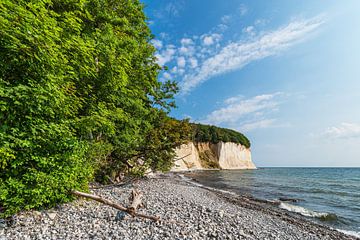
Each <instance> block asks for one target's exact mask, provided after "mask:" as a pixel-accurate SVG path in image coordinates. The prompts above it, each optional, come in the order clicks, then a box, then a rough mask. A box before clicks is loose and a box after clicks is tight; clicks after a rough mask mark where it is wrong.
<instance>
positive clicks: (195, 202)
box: [0, 173, 359, 240]
mask: <svg viewBox="0 0 360 240" xmlns="http://www.w3.org/2000/svg"><path fill="white" fill-rule="evenodd" d="M133 188H137V189H139V190H140V191H142V192H143V193H144V203H145V208H144V209H140V210H139V212H142V213H146V214H150V215H159V216H160V217H161V221H160V222H156V223H155V222H152V221H149V220H143V219H140V218H132V217H130V216H125V217H124V216H123V215H122V214H117V210H116V209H113V208H111V207H108V206H105V205H102V204H100V203H97V202H94V201H88V200H84V199H78V200H76V201H74V202H72V203H67V204H63V205H60V206H58V207H57V208H54V209H50V210H44V211H41V212H37V211H29V212H23V213H20V214H18V215H17V221H16V223H15V224H14V225H13V226H11V227H6V228H5V229H3V230H1V229H0V239H1V240H3V239H6V240H8V239H24V238H25V239H26V238H27V239H60V238H62V239H74V238H76V239H89V238H94V239H109V238H110V239H265V238H266V239H359V238H356V237H354V236H350V235H345V234H344V233H341V232H339V231H336V230H333V229H330V228H329V227H327V226H324V225H320V224H317V223H315V222H312V221H309V220H308V219H306V218H305V217H303V216H301V215H298V214H293V213H290V212H287V211H286V210H283V209H280V208H277V207H276V206H275V205H274V204H271V203H270V202H267V201H262V200H260V199H255V198H252V197H248V196H246V197H245V196H241V195H237V194H235V193H231V192H228V191H224V190H221V189H214V188H210V187H206V186H203V185H201V184H198V183H196V182H194V181H191V180H190V179H185V177H181V173H175V174H174V173H170V174H160V175H158V176H156V177H154V178H149V179H141V180H138V181H135V182H132V183H129V184H127V185H124V186H120V187H116V186H109V187H107V186H104V187H103V188H96V189H93V190H92V192H93V193H95V194H98V195H101V196H103V197H105V198H108V199H110V200H113V201H116V202H118V203H122V204H125V205H127V204H128V203H129V200H128V196H129V193H130V191H131V190H132V189H133ZM119 218H120V219H121V218H124V219H122V220H119ZM1 231H3V236H2V235H1V233H2V232H1Z"/></svg>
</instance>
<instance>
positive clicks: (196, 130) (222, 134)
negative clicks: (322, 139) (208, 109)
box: [192, 123, 251, 148]
mask: <svg viewBox="0 0 360 240" xmlns="http://www.w3.org/2000/svg"><path fill="white" fill-rule="evenodd" d="M192 128H193V134H194V141H195V142H211V143H218V142H234V143H239V144H241V145H244V146H245V147H247V148H250V145H251V144H250V141H249V139H248V138H247V137H245V135H243V134H242V133H239V132H237V131H235V130H231V129H227V128H220V127H216V126H211V125H204V124H198V123H197V124H192Z"/></svg>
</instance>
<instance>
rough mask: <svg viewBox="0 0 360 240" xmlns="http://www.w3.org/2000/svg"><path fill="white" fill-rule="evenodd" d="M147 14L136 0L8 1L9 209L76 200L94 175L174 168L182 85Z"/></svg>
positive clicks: (0, 74)
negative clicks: (167, 75)
mask: <svg viewBox="0 0 360 240" xmlns="http://www.w3.org/2000/svg"><path fill="white" fill-rule="evenodd" d="M145 20H146V17H145V15H144V13H143V6H142V4H141V3H140V2H139V1H137V0H131V1H130V0H118V1H113V0H26V1H25V0H18V1H10V0H2V1H1V2H0V109H1V111H0V124H1V125H0V169H1V171H0V209H5V212H3V213H2V215H5V216H8V215H10V214H12V213H14V212H16V211H19V210H21V209H30V208H39V207H50V206H53V205H55V204H56V203H60V202H65V201H69V200H71V198H72V197H71V196H70V195H69V192H68V191H69V190H70V189H79V190H86V189H87V184H88V182H89V181H90V180H91V179H93V176H94V172H95V173H96V174H97V176H99V178H101V177H102V176H103V175H110V177H111V176H112V175H111V174H112V173H111V171H112V169H115V170H116V171H129V172H135V173H143V172H144V170H143V166H150V167H151V168H153V169H154V170H157V169H160V170H162V169H167V168H168V166H169V165H171V163H172V158H173V150H169V149H170V148H171V147H173V146H176V145H178V144H180V143H181V141H182V140H180V138H179V137H182V136H178V135H176V134H175V133H176V130H177V127H179V126H176V124H180V123H176V124H174V123H173V122H172V120H169V119H168V118H167V117H166V113H167V112H168V111H169V110H170V108H171V107H173V106H174V103H173V101H172V98H173V95H174V93H176V91H177V87H176V84H174V83H173V82H166V83H161V82H159V81H158V80H157V76H158V73H159V71H160V70H161V68H160V67H159V65H158V64H157V63H156V59H155V57H154V52H155V48H154V47H153V46H152V45H151V44H150V40H151V39H152V35H151V32H150V30H149V28H148V26H147V25H146V21H145ZM184 124H185V125H186V123H184ZM180 125H181V124H180ZM185 125H184V126H185ZM181 128H182V127H181ZM181 128H180V129H181ZM173 134H175V135H173ZM165 150H169V151H165ZM156 152H159V153H161V154H160V155H156ZM144 153H145V155H144V156H145V157H146V158H145V160H143V161H139V160H141V159H139V157H138V155H139V154H144ZM144 163H145V164H144ZM104 166H105V167H104ZM103 169H108V170H109V169H111V171H110V170H109V171H102V170H103Z"/></svg>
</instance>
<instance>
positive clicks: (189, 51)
mask: <svg viewBox="0 0 360 240" xmlns="http://www.w3.org/2000/svg"><path fill="white" fill-rule="evenodd" d="M179 52H180V54H183V55H188V56H191V55H193V54H194V52H195V48H194V47H193V46H182V47H180V48H179Z"/></svg>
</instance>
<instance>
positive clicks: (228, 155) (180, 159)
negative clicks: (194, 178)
mask: <svg viewBox="0 0 360 240" xmlns="http://www.w3.org/2000/svg"><path fill="white" fill-rule="evenodd" d="M176 155H177V157H176V160H175V164H174V166H173V168H172V169H171V171H187V170H202V169H212V168H218V169H256V167H255V165H254V163H253V162H252V160H251V151H250V149H248V148H246V147H244V146H243V145H241V144H236V143H232V142H227V143H224V142H219V143H217V144H212V143H207V142H206V143H195V144H194V143H193V142H189V143H188V144H183V145H181V146H180V147H179V148H177V149H176Z"/></svg>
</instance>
